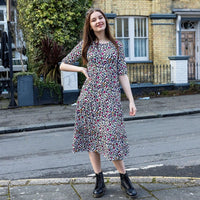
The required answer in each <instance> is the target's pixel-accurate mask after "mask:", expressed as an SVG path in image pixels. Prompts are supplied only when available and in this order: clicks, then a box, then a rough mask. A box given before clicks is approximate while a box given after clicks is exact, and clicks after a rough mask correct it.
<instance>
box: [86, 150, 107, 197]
mask: <svg viewBox="0 0 200 200" xmlns="http://www.w3.org/2000/svg"><path fill="white" fill-rule="evenodd" d="M89 158H90V162H91V164H92V167H93V170H94V172H95V175H96V184H95V188H94V190H93V197H94V198H99V197H101V196H103V195H104V194H105V184H104V178H103V173H102V171H101V157H100V154H99V153H97V152H89Z"/></svg>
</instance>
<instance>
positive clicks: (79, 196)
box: [70, 182, 83, 200]
mask: <svg viewBox="0 0 200 200" xmlns="http://www.w3.org/2000/svg"><path fill="white" fill-rule="evenodd" d="M70 185H71V187H72V189H73V190H74V192H75V193H76V194H77V196H78V198H79V199H80V200H83V199H82V198H81V195H80V194H79V193H78V191H77V190H76V188H75V187H74V185H73V183H72V182H71V183H70Z"/></svg>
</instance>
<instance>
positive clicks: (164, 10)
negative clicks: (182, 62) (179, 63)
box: [94, 0, 200, 83]
mask: <svg viewBox="0 0 200 200" xmlns="http://www.w3.org/2000/svg"><path fill="white" fill-rule="evenodd" d="M94 7H98V8H101V9H102V10H103V11H104V12H105V13H106V15H107V17H108V19H109V23H110V25H111V29H112V33H113V35H114V36H115V38H116V39H118V40H120V41H122V43H123V45H124V51H125V56H126V62H127V66H128V68H129V69H130V68H132V69H134V68H135V67H136V66H137V65H146V64H153V65H154V68H155V66H156V65H162V66H166V65H169V64H170V60H169V57H170V56H183V55H185V56H187V55H188V56H189V60H188V79H189V80H191V79H192V80H198V79H200V66H199V65H200V1H196V0H167V1H166V0H134V1H133V0H124V1H120V0H95V1H94ZM198 63H199V64H198ZM154 70H155V69H154ZM161 71H162V70H160V72H159V73H161ZM130 73H131V72H130ZM138 73H141V72H138ZM162 73H168V72H166V71H163V72H162ZM142 74H144V71H143V72H142ZM157 76H159V74H158V75H157ZM133 79H134V78H133ZM157 80H158V79H157ZM131 82H134V80H131ZM136 82H137V81H136ZM153 82H154V83H155V82H156V77H155V74H154V81H153ZM158 82H163V83H164V82H165V81H164V80H159V81H158Z"/></svg>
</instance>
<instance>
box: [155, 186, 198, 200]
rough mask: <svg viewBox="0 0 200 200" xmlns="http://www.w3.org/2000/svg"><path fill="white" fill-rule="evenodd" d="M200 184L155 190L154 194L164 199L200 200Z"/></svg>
mask: <svg viewBox="0 0 200 200" xmlns="http://www.w3.org/2000/svg"><path fill="white" fill-rule="evenodd" d="M199 189H200V188H199V186H196V187H186V188H174V189H170V190H169V189H168V190H160V191H155V192H153V194H154V195H155V196H156V197H157V198H158V199H162V200H172V199H177V200H186V199H187V200H188V199H192V200H199V199H200V190H199Z"/></svg>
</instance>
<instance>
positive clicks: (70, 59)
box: [62, 41, 83, 64]
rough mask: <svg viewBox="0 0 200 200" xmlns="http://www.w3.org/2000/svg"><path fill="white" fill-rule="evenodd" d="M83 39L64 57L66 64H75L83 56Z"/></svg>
mask: <svg viewBox="0 0 200 200" xmlns="http://www.w3.org/2000/svg"><path fill="white" fill-rule="evenodd" d="M82 46H83V41H81V42H79V43H78V44H77V45H76V46H75V47H74V48H73V49H72V51H71V52H70V53H69V54H68V55H67V56H66V57H65V58H63V60H62V62H64V63H65V64H74V63H75V62H76V61H77V60H78V59H79V58H80V57H81V56H82Z"/></svg>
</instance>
